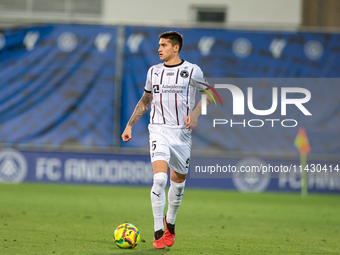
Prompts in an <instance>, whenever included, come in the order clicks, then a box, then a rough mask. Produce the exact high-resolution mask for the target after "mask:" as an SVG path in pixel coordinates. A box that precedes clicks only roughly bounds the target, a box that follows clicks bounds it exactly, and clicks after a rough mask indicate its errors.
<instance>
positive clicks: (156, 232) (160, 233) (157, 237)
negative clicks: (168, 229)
mask: <svg viewBox="0 0 340 255" xmlns="http://www.w3.org/2000/svg"><path fill="white" fill-rule="evenodd" d="M163 234H164V231H163V229H160V230H157V231H155V235H154V237H155V240H158V239H159V238H161V237H162V236H163Z"/></svg>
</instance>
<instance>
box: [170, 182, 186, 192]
mask: <svg viewBox="0 0 340 255" xmlns="http://www.w3.org/2000/svg"><path fill="white" fill-rule="evenodd" d="M170 185H171V187H172V188H173V189H174V190H176V191H181V192H182V191H183V190H184V187H185V181H184V182H180V183H178V182H173V181H171V182H170Z"/></svg>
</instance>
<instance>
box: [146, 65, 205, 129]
mask: <svg viewBox="0 0 340 255" xmlns="http://www.w3.org/2000/svg"><path fill="white" fill-rule="evenodd" d="M192 78H198V79H203V78H204V77H203V72H202V70H201V69H200V68H199V66H197V65H195V64H191V63H189V62H187V61H182V62H181V63H180V64H178V65H173V66H168V65H165V64H163V63H161V64H158V65H154V66H152V67H150V69H149V71H148V74H147V80H146V84H145V88H144V90H145V92H147V93H153V100H152V104H151V113H150V124H161V125H167V126H174V127H179V128H183V127H185V118H186V117H187V116H188V115H189V114H190V113H191V111H192V110H193V108H194V106H195V93H196V86H190V85H191V81H192Z"/></svg>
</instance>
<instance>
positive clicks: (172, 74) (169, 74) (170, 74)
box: [166, 72, 175, 76]
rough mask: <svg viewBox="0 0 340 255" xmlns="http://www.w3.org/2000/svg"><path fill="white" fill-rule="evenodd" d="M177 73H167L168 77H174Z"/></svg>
mask: <svg viewBox="0 0 340 255" xmlns="http://www.w3.org/2000/svg"><path fill="white" fill-rule="evenodd" d="M174 75H175V73H174V72H169V73H166V76H174Z"/></svg>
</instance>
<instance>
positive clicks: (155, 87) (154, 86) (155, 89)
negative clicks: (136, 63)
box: [152, 85, 159, 93]
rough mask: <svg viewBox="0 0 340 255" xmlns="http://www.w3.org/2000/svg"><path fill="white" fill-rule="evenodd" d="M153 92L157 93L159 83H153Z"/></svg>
mask: <svg viewBox="0 0 340 255" xmlns="http://www.w3.org/2000/svg"><path fill="white" fill-rule="evenodd" d="M152 88H153V93H159V85H153V86H152Z"/></svg>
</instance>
